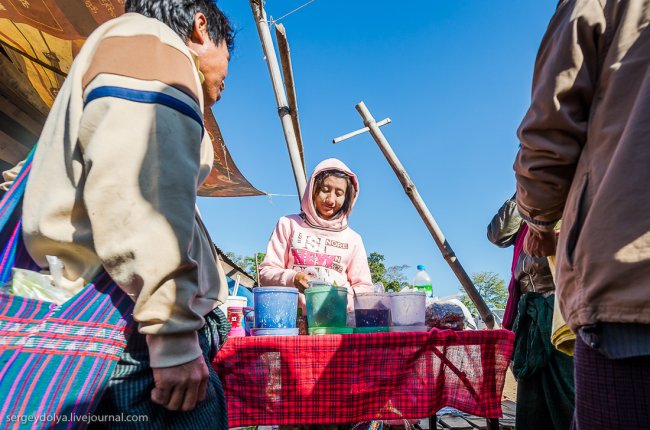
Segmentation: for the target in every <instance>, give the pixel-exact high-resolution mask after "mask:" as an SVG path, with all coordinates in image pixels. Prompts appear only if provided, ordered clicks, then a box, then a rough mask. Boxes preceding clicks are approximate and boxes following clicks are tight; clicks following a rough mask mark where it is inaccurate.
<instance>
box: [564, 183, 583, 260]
mask: <svg viewBox="0 0 650 430" xmlns="http://www.w3.org/2000/svg"><path fill="white" fill-rule="evenodd" d="M580 181H581V184H580V186H579V188H578V192H577V194H576V195H577V197H576V200H575V202H576V203H575V219H574V221H573V224H572V225H571V228H570V230H569V233H568V234H567V239H566V258H567V261H568V262H569V265H570V266H571V267H573V263H574V257H575V250H576V245H577V244H578V239H580V233H581V232H582V226H583V224H584V221H585V217H586V208H585V198H586V197H585V196H586V194H587V184H588V182H589V174H588V173H585V174H584V175H582V178H581V179H580Z"/></svg>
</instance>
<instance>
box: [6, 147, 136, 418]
mask: <svg viewBox="0 0 650 430" xmlns="http://www.w3.org/2000/svg"><path fill="white" fill-rule="evenodd" d="M30 168H31V154H30V157H29V158H28V160H27V162H26V163H25V167H23V170H22V171H21V173H20V174H19V175H18V177H17V178H16V181H15V182H14V184H13V185H12V188H11V189H10V190H9V191H8V192H7V194H5V196H4V197H3V199H2V201H1V202H0V240H2V242H0V245H2V251H1V252H0V280H1V281H2V282H6V281H7V280H8V279H9V277H10V275H11V268H12V267H21V268H27V269H38V266H37V265H36V263H35V262H34V261H33V260H32V259H31V257H30V256H29V254H28V253H27V252H26V250H25V247H24V244H23V242H22V235H21V232H20V213H19V212H20V208H21V207H22V206H21V205H20V203H21V201H22V195H23V192H24V189H25V183H26V179H27V175H28V174H29V170H30ZM132 309H133V302H132V301H131V300H130V299H129V298H128V296H127V295H126V294H124V292H123V291H122V290H121V289H120V288H119V287H118V286H117V285H116V284H115V283H114V282H113V281H112V280H111V279H110V277H109V276H108V275H107V274H106V273H105V272H103V271H102V273H101V274H100V275H98V276H97V278H95V279H94V280H93V282H91V283H89V284H88V285H87V286H86V287H85V288H84V289H83V290H82V291H81V292H80V293H79V294H77V295H75V296H74V297H73V298H72V299H70V300H69V301H67V302H66V303H64V304H63V305H60V306H57V305H55V304H53V303H49V302H44V301H40V300H35V299H29V298H24V297H18V296H14V295H10V294H5V293H0V398H2V399H11V400H10V401H3V402H0V428H3V429H4V428H19V427H20V428H25V427H29V428H57V429H59V428H60V429H63V428H67V429H73V428H74V429H76V428H83V427H85V426H86V425H87V422H88V420H89V414H91V413H92V412H93V410H94V409H95V408H96V407H97V405H98V403H99V400H100V398H101V395H102V393H103V390H104V389H105V387H106V384H107V383H108V380H109V378H110V376H111V374H112V372H113V369H114V367H115V364H116V363H117V360H118V359H119V358H120V356H121V354H122V351H123V350H124V347H125V344H126V340H125V339H126V336H127V335H128V331H129V330H131V329H132V327H133V326H134V325H133V321H132Z"/></svg>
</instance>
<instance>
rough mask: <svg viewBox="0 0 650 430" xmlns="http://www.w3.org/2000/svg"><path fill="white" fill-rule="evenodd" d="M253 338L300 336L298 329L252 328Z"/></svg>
mask: <svg viewBox="0 0 650 430" xmlns="http://www.w3.org/2000/svg"><path fill="white" fill-rule="evenodd" d="M251 334H252V335H253V336H298V329H297V328H252V329H251Z"/></svg>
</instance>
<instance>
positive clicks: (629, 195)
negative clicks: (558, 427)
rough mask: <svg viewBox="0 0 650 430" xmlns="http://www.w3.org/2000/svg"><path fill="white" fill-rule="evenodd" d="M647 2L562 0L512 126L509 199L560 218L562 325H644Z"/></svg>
mask: <svg viewBox="0 0 650 430" xmlns="http://www.w3.org/2000/svg"><path fill="white" fill-rule="evenodd" d="M649 22H650V2H648V1H639V0H636V1H625V0H618V1H607V0H565V1H562V2H561V3H560V4H559V5H558V8H557V11H556V13H555V15H554V16H553V18H552V19H551V22H550V24H549V27H548V30H547V33H546V35H545V36H544V39H543V41H542V44H541V47H540V50H539V53H538V57H537V60H536V64H535V73H534V78H533V90H532V100H531V105H530V108H529V110H528V112H527V114H526V116H525V117H524V119H523V122H522V124H521V126H520V128H519V138H520V141H521V149H520V151H519V153H518V155H517V158H516V161H515V166H514V167H515V171H516V176H517V203H518V206H519V210H520V212H521V213H522V215H523V217H524V218H525V219H526V220H527V221H528V223H529V226H530V227H531V228H536V229H541V230H544V229H545V230H548V229H550V228H551V226H552V225H553V224H554V223H555V222H556V221H557V220H558V219H560V218H562V231H561V233H560V238H559V243H558V250H557V295H558V299H559V304H560V308H561V310H562V314H563V315H564V317H565V319H566V321H567V323H568V324H569V326H570V327H571V328H572V329H573V330H575V329H576V328H578V327H580V326H583V325H586V324H593V323H596V322H620V323H644V324H650V216H648V214H650V187H649V186H648V183H649V182H650V181H649V180H650V168H649V167H650V71H649V67H648V66H649V65H650V31H649V30H648V23H649Z"/></svg>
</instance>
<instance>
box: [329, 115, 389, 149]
mask: <svg viewBox="0 0 650 430" xmlns="http://www.w3.org/2000/svg"><path fill="white" fill-rule="evenodd" d="M386 124H390V118H384V119H382V120H381V121H378V122H377V127H381V126H383V125H386ZM366 131H370V129H369V128H368V127H364V128H360V129H359V130H355V131H352V132H350V133H348V134H344V135H343V136H339V137H335V138H334V139H332V143H339V142H343V141H344V140H347V139H349V138H351V137H354V136H358V135H360V134H363V133H365V132H366Z"/></svg>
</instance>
